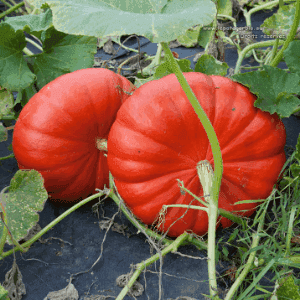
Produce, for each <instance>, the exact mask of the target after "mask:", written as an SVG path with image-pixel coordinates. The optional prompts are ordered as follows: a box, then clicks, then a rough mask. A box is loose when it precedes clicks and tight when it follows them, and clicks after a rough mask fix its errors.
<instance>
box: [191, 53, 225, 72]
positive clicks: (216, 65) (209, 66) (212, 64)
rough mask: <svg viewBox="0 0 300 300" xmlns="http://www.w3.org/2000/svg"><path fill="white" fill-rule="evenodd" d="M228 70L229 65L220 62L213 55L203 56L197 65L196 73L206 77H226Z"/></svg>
mask: <svg viewBox="0 0 300 300" xmlns="http://www.w3.org/2000/svg"><path fill="white" fill-rule="evenodd" d="M228 68H229V66H228V65H227V63H225V62H220V61H218V60H217V59H215V58H214V57H213V56H212V55H209V54H203V55H201V57H200V58H199V59H198V61H197V63H196V66H195V72H201V73H204V74H206V75H220V76H225V75H226V74H227V69H228Z"/></svg>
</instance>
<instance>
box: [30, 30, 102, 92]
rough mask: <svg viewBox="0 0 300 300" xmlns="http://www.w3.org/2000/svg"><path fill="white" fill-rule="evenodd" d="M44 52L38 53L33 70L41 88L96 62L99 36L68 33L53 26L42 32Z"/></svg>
mask: <svg viewBox="0 0 300 300" xmlns="http://www.w3.org/2000/svg"><path fill="white" fill-rule="evenodd" d="M42 42H43V49H44V52H43V53H41V54H38V55H36V58H35V61H34V64H33V70H34V72H35V74H36V76H37V86H38V87H39V89H41V88H42V87H43V86H45V85H46V84H47V83H49V82H50V81H52V80H54V79H55V78H57V77H59V76H61V75H63V74H66V73H69V72H73V71H76V70H80V69H85V68H90V67H92V66H93V64H94V55H95V53H96V52H97V38H95V37H88V36H76V35H68V34H65V33H63V32H58V31H57V30H56V29H55V28H54V27H53V26H52V27H50V28H49V29H47V30H46V31H45V32H43V34H42Z"/></svg>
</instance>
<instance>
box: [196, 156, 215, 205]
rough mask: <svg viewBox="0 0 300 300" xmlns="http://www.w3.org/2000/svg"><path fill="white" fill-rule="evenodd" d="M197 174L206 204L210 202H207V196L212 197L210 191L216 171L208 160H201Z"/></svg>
mask: <svg viewBox="0 0 300 300" xmlns="http://www.w3.org/2000/svg"><path fill="white" fill-rule="evenodd" d="M197 173H198V177H199V179H200V182H201V185H202V188H203V196H204V197H205V198H204V199H205V201H206V202H209V201H207V196H208V197H209V196H210V189H211V186H212V182H213V178H214V171H213V169H212V166H211V164H210V163H209V161H208V160H201V161H199V162H198V164H197Z"/></svg>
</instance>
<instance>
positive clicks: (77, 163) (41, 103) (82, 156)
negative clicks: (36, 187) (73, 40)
mask: <svg viewBox="0 0 300 300" xmlns="http://www.w3.org/2000/svg"><path fill="white" fill-rule="evenodd" d="M132 88H133V85H132V84H131V83H130V81H129V80H127V79H126V78H124V77H122V76H120V75H118V74H115V73H114V72H112V71H110V70H107V69H83V70H78V71H75V72H72V73H69V74H65V75H62V76H60V77H58V78H56V79H55V80H53V81H52V82H50V83H49V84H47V85H46V86H44V87H43V88H42V89H41V90H40V91H39V92H38V93H37V94H35V95H34V96H33V97H32V98H31V99H30V100H29V102H28V103H27V104H26V105H25V107H24V108H23V110H22V111H21V113H20V116H19V118H18V120H17V122H16V125H15V129H14V133H13V143H12V145H13V151H14V154H15V157H16V159H17V162H18V165H19V167H20V169H35V170H37V171H39V172H40V173H41V174H42V175H43V177H44V180H45V188H46V189H47V191H48V194H49V198H50V199H52V200H54V201H55V200H56V202H59V203H60V204H74V203H76V202H78V201H80V200H82V199H84V198H86V197H87V196H88V195H90V194H93V193H95V188H99V189H101V188H103V186H104V184H106V186H108V184H109V180H108V174H109V172H108V167H107V159H106V157H105V156H104V152H103V151H100V150H99V149H98V148H97V147H96V146H97V144H98V145H99V144H100V143H99V141H100V140H101V139H107V137H108V133H109V130H110V127H111V125H112V123H113V122H114V120H115V117H116V114H117V111H118V109H119V108H120V106H121V104H122V103H123V102H124V101H125V99H126V98H128V97H129V92H131V91H132Z"/></svg>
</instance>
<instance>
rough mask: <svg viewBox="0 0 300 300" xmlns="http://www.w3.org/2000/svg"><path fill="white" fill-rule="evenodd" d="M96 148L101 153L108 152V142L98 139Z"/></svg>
mask: <svg viewBox="0 0 300 300" xmlns="http://www.w3.org/2000/svg"><path fill="white" fill-rule="evenodd" d="M96 148H97V149H99V150H100V151H105V152H107V140H106V139H100V138H97V139H96Z"/></svg>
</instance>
